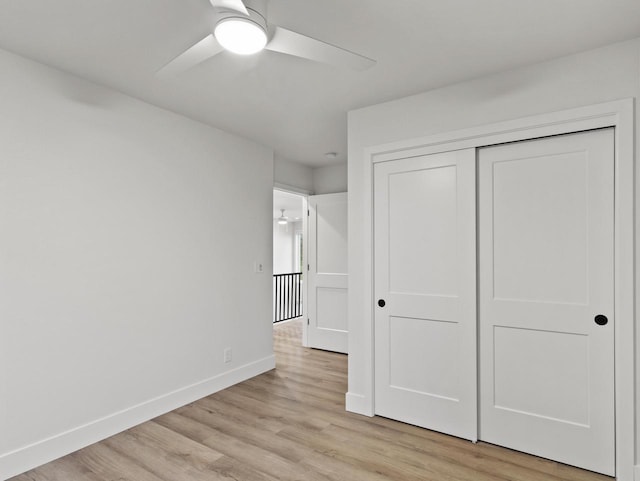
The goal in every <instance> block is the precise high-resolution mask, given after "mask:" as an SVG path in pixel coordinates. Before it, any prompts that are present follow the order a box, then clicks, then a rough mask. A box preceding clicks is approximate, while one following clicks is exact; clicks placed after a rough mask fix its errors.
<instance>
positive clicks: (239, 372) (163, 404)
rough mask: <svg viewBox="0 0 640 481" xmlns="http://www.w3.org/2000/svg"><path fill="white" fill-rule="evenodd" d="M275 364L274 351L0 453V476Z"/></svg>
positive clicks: (57, 455)
mask: <svg viewBox="0 0 640 481" xmlns="http://www.w3.org/2000/svg"><path fill="white" fill-rule="evenodd" d="M273 368H275V357H274V356H273V355H271V356H268V357H265V358H263V359H259V360H257V361H254V362H252V363H249V364H245V365H244V366H240V367H238V368H236V369H233V370H231V371H227V372H224V373H222V374H219V375H217V376H214V377H211V378H209V379H205V380H204V381H201V382H198V383H196V384H192V385H190V386H187V387H184V388H181V389H178V390H176V391H173V392H170V393H167V394H164V395H162V396H159V397H157V398H154V399H150V400H149V401H146V402H144V403H141V404H138V405H136V406H132V407H130V408H127V409H124V410H122V411H119V412H117V413H114V414H111V415H109V416H105V417H103V418H101V419H97V420H95V421H93V422H90V423H88V424H85V425H83V426H79V427H77V428H74V429H71V430H69V431H66V432H63V433H60V434H58V435H56V436H52V437H50V438H48V439H44V440H42V441H39V442H37V443H34V444H31V445H29V446H25V447H23V448H20V449H17V450H15V451H12V452H9V453H5V454H3V455H1V456H0V479H1V480H7V479H9V478H11V477H13V476H16V475H18V474H21V473H24V472H25V471H28V470H30V469H33V468H35V467H37V466H41V465H43V464H45V463H48V462H50V461H53V460H54V459H58V458H60V457H62V456H66V455H67V454H70V453H72V452H74V451H77V450H78V449H81V448H83V447H86V446H89V445H90V444H93V443H96V442H98V441H101V440H103V439H106V438H108V437H110V436H113V435H114V434H117V433H120V432H122V431H125V430H126V429H129V428H132V427H133V426H136V425H138V424H141V423H143V422H145V421H148V420H150V419H153V418H155V417H158V416H160V415H162V414H165V413H168V412H169V411H173V410H174V409H177V408H179V407H181V406H184V405H185V404H189V403H191V402H194V401H197V400H198V399H201V398H203V397H206V396H209V395H211V394H213V393H216V392H218V391H221V390H223V389H226V388H228V387H230V386H233V385H234V384H238V383H239V382H242V381H246V380H247V379H250V378H252V377H254V376H257V375H258V374H262V373H264V372H267V371H270V370H271V369H273Z"/></svg>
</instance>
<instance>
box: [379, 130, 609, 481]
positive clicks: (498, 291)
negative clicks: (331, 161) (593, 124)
mask: <svg viewBox="0 0 640 481" xmlns="http://www.w3.org/2000/svg"><path fill="white" fill-rule="evenodd" d="M373 175H374V180H373V205H374V217H373V219H374V232H373V234H374V296H375V307H374V309H375V314H374V317H375V319H374V338H375V349H374V362H375V369H374V371H375V379H374V384H375V396H374V398H375V403H374V404H375V412H376V414H379V415H383V416H387V417H390V418H394V419H398V420H401V421H405V422H408V423H412V424H416V425H419V426H422V427H425V428H428V429H433V430H436V431H441V432H444V433H447V434H452V435H455V436H459V437H462V438H466V439H470V440H472V441H475V440H477V439H480V440H483V441H487V442H490V443H494V444H499V445H503V446H506V447H509V448H513V449H517V450H520V451H524V452H528V453H531V454H535V455H539V456H543V457H546V458H550V459H554V460H557V461H560V462H563V463H567V464H572V465H575V466H579V467H583V468H586V469H590V470H592V471H597V472H601V473H604V474H608V475H613V474H614V473H615V405H614V401H615V396H614V324H615V320H614V312H613V306H614V129H613V128H607V129H599V130H591V131H585V132H578V133H573V134H565V135H558V136H553V137H545V138H538V139H532V140H525V141H519V142H511V143H506V144H501V145H494V146H487V147H483V148H470V149H462V150H456V151H452V152H445V153H437V154H431V155H423V156H415V157H410V158H405V159H398V160H392V161H387V162H378V163H376V164H375V165H374V171H373Z"/></svg>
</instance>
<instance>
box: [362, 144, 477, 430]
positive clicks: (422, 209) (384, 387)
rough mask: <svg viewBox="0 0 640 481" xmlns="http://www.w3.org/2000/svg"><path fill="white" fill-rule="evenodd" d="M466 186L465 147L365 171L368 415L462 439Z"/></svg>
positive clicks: (470, 286) (471, 309)
mask: <svg viewBox="0 0 640 481" xmlns="http://www.w3.org/2000/svg"><path fill="white" fill-rule="evenodd" d="M475 185H476V181H475V150H474V149H469V150H461V151H456V152H448V153H445V154H436V155H427V156H422V157H414V158H408V159H402V160H396V161H392V162H382V163H378V164H376V165H375V167H374V240H375V254H374V255H375V274H374V275H375V296H376V302H377V303H378V304H377V305H376V306H375V331H374V334H375V412H376V414H380V415H382V416H387V417H390V418H393V419H398V420H401V421H405V422H408V423H411V424H415V425H418V426H422V427H426V428H429V429H433V430H436V431H441V432H444V433H448V434H452V435H455V436H459V437H463V438H467V439H471V440H475V439H476V433H477V392H476V369H477V356H476V232H475V214H476V210H475V209H476V207H475V205H476V203H475V201H476V197H475ZM383 302H384V305H383Z"/></svg>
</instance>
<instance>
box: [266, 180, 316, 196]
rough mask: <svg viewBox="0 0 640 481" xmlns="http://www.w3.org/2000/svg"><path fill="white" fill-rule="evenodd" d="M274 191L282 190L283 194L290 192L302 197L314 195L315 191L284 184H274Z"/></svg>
mask: <svg viewBox="0 0 640 481" xmlns="http://www.w3.org/2000/svg"><path fill="white" fill-rule="evenodd" d="M273 189H274V190H281V191H282V192H290V193H292V194H300V195H312V194H313V191H311V190H307V189H303V188H302V187H296V186H294V185H289V184H283V183H281V182H274V183H273Z"/></svg>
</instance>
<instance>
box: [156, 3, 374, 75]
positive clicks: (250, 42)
mask: <svg viewBox="0 0 640 481" xmlns="http://www.w3.org/2000/svg"><path fill="white" fill-rule="evenodd" d="M209 1H210V3H211V5H213V7H214V8H215V11H216V17H217V19H216V25H215V27H214V30H213V33H212V34H209V35H207V36H206V37H205V38H203V39H202V40H200V41H199V42H197V43H196V44H194V45H193V46H191V47H189V48H188V49H187V50H186V51H185V52H183V53H181V54H180V55H178V56H177V57H176V58H174V59H173V60H171V61H170V62H169V63H168V64H166V65H165V66H164V67H162V68H161V69H160V70H159V71H158V74H159V75H162V76H167V75H168V76H171V75H177V74H180V73H182V72H184V71H186V70H189V69H190V68H192V67H195V66H196V65H198V64H199V63H201V62H203V61H205V60H207V59H208V58H211V57H213V56H214V55H217V54H219V53H220V52H222V51H224V50H229V51H231V52H234V53H237V54H239V55H250V54H253V53H257V52H259V51H261V50H262V49H266V50H272V51H274V52H280V53H284V54H287V55H293V56H295V57H301V58H305V59H309V60H314V61H316V62H323V63H327V64H330V65H335V66H338V67H344V68H350V69H355V70H365V69H368V68H370V67H372V66H373V65H375V63H376V62H375V60H372V59H370V58H367V57H365V56H363V55H359V54H357V53H354V52H350V51H349V50H345V49H343V48H340V47H336V46H335V45H331V44H328V43H326V42H323V41H321V40H317V39H315V38H311V37H308V36H306V35H303V34H300V33H296V32H293V31H291V30H288V29H286V28H283V27H280V26H277V25H269V24H267V15H266V12H267V8H266V7H267V4H266V0H209Z"/></svg>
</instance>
